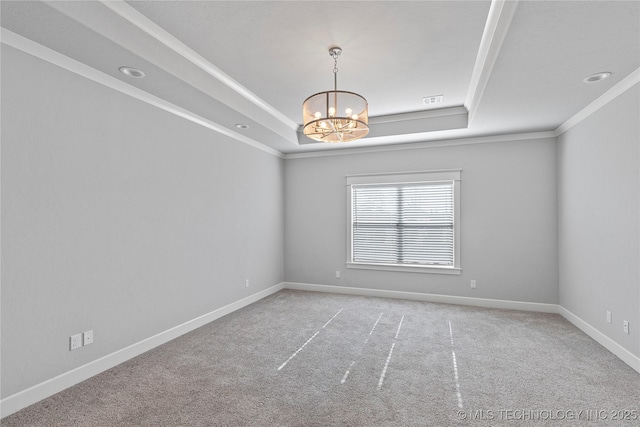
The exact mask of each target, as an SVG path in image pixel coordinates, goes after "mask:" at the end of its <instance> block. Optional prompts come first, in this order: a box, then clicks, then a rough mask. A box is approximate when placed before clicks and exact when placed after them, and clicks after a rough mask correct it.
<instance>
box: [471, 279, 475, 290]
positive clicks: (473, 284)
mask: <svg viewBox="0 0 640 427" xmlns="http://www.w3.org/2000/svg"><path fill="white" fill-rule="evenodd" d="M475 288H476V281H475V280H472V281H471V289H475Z"/></svg>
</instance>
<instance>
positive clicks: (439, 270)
mask: <svg viewBox="0 0 640 427" xmlns="http://www.w3.org/2000/svg"><path fill="white" fill-rule="evenodd" d="M346 266H347V268H355V269H358V270H384V271H401V272H405V273H431V274H453V275H458V276H459V275H460V273H461V272H462V269H461V268H458V267H433V266H424V265H415V266H413V265H396V264H367V263H363V262H347V263H346Z"/></svg>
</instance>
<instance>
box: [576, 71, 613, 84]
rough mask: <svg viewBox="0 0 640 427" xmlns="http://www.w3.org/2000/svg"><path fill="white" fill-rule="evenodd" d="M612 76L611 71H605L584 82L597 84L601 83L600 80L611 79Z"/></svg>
mask: <svg viewBox="0 0 640 427" xmlns="http://www.w3.org/2000/svg"><path fill="white" fill-rule="evenodd" d="M610 76H611V73H610V72H609V71H605V72H602V73H596V74H593V75H591V76H589V77H587V78H586V79H584V80H583V82H585V83H595V82H599V81H600V80H604V79H606V78H607V77H610Z"/></svg>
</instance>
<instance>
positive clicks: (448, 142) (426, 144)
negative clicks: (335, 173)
mask: <svg viewBox="0 0 640 427" xmlns="http://www.w3.org/2000/svg"><path fill="white" fill-rule="evenodd" d="M555 137H556V134H555V132H553V131H546V132H529V133H516V134H503V135H488V136H476V137H468V138H455V139H438V140H433V141H423V142H413V143H408V144H391V145H377V146H374V147H357V148H341V149H334V150H327V151H310V152H306V153H289V154H284V159H285V160H290V159H304V158H309V157H327V156H346V155H349V154H365V153H379V152H388V151H401V150H420V149H425V148H438V147H452V146H457V145H471V144H487V143H491V142H514V141H526V140H531V139H546V138H555Z"/></svg>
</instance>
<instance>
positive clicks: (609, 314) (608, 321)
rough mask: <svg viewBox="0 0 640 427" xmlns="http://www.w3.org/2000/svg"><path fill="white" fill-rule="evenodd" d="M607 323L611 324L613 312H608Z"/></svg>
mask: <svg viewBox="0 0 640 427" xmlns="http://www.w3.org/2000/svg"><path fill="white" fill-rule="evenodd" d="M607 323H611V312H610V311H609V310H607Z"/></svg>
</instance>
